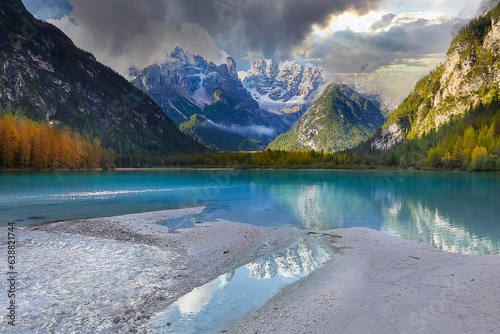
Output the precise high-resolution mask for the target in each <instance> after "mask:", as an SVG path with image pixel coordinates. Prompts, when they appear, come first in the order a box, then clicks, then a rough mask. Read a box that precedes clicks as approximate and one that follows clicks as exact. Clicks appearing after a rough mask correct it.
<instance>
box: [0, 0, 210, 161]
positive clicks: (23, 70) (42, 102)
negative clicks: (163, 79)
mask: <svg viewBox="0 0 500 334" xmlns="http://www.w3.org/2000/svg"><path fill="white" fill-rule="evenodd" d="M0 25H1V29H0V107H2V108H5V107H7V106H9V107H10V108H12V109H16V108H21V109H22V110H23V111H24V113H25V115H26V116H27V117H29V118H31V119H35V120H43V121H46V122H50V123H51V124H58V125H60V126H67V127H70V128H72V129H74V130H77V131H78V132H80V133H81V134H83V135H84V136H86V137H88V138H90V139H93V138H94V137H98V138H99V139H100V140H101V142H102V144H103V145H104V146H105V147H112V148H114V149H115V150H116V151H117V152H118V153H119V154H131V153H133V154H156V155H158V154H172V153H192V152H201V151H204V150H206V149H205V148H204V147H203V146H201V145H200V144H199V143H196V142H195V141H194V140H192V139H191V138H189V137H188V136H186V135H185V134H183V133H181V132H180V131H179V130H178V129H177V128H176V126H175V125H174V124H173V123H172V121H171V120H170V119H169V118H168V117H167V116H166V115H165V113H164V112H163V111H162V110H161V109H160V108H159V107H158V105H157V104H156V103H155V102H154V101H153V100H152V99H151V98H150V97H148V96H147V95H146V94H144V93H143V92H141V91H140V90H139V89H136V88H135V87H134V86H133V85H131V84H130V83H129V82H128V81H127V80H125V79H124V78H123V77H122V76H120V75H118V74H117V73H115V72H114V71H113V70H111V69H110V68H108V67H106V66H104V65H102V64H101V63H99V62H98V61H96V59H95V58H94V56H93V55H92V54H90V53H88V52H85V51H82V50H81V49H79V48H77V47H76V46H75V45H74V44H73V42H72V41H71V40H70V39H69V38H68V37H67V36H66V35H64V34H63V33H62V32H61V31H60V30H59V29H57V28H56V27H54V26H53V25H51V24H48V23H44V22H41V21H39V20H37V19H35V18H34V17H33V16H32V15H31V14H30V13H29V12H28V11H27V10H26V8H25V6H24V5H23V3H22V2H21V0H2V1H1V2H0Z"/></svg>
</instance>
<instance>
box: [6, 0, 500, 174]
mask: <svg viewBox="0 0 500 334" xmlns="http://www.w3.org/2000/svg"><path fill="white" fill-rule="evenodd" d="M495 2H496V1H495ZM492 4H493V2H491V4H489V5H488V6H487V7H485V10H484V13H483V15H481V16H479V17H478V18H476V19H474V20H472V21H471V22H470V23H469V24H468V25H466V26H465V27H463V28H462V29H461V30H460V31H459V32H458V33H457V34H456V36H455V37H454V38H453V41H452V43H451V46H450V48H449V50H448V53H447V57H446V60H445V62H444V63H443V64H441V65H440V66H438V67H437V68H436V69H435V70H434V71H432V72H431V73H430V74H429V75H428V76H427V77H425V78H423V79H422V80H420V81H419V82H418V83H417V84H416V86H415V88H414V89H413V91H412V92H411V93H410V95H409V96H408V97H407V98H406V99H405V100H404V102H403V103H401V104H400V105H399V106H398V107H397V108H395V110H394V111H393V112H391V113H388V112H387V110H384V111H383V112H382V111H381V110H380V108H379V107H382V109H384V108H383V106H387V105H390V104H391V103H393V102H391V101H385V104H384V102H383V101H375V104H374V103H372V102H371V101H370V100H369V98H370V97H372V96H373V97H376V96H380V92H377V91H373V94H368V95H366V94H365V95H361V94H359V93H358V92H356V91H355V90H353V89H352V87H354V86H359V87H362V86H363V85H364V84H366V85H367V86H366V87H368V86H370V85H369V83H363V82H361V83H356V82H351V83H349V86H347V85H344V84H330V85H328V86H327V85H326V83H325V79H324V76H323V71H322V69H321V68H319V67H316V66H312V65H306V66H304V65H301V64H298V63H296V62H293V61H284V62H281V63H278V62H277V61H274V60H270V59H259V60H257V61H255V62H254V63H253V64H252V67H251V69H250V70H249V71H247V72H245V73H242V72H240V73H238V72H237V71H236V63H235V61H234V60H233V59H232V58H231V57H227V58H226V59H225V61H224V62H223V63H222V64H219V65H217V64H214V63H213V62H208V61H206V60H205V59H203V58H202V57H201V56H197V55H193V54H191V53H189V52H187V51H185V50H183V49H181V48H179V47H177V48H175V49H174V50H173V51H172V52H171V53H170V54H169V55H168V57H167V58H166V60H165V61H164V62H163V63H161V64H153V65H150V66H148V67H146V68H144V69H142V70H139V69H136V68H132V69H131V71H130V77H129V81H127V80H126V79H124V78H123V77H122V76H120V75H119V74H117V73H115V72H114V71H113V70H111V69H110V68H108V67H106V66H104V65H102V64H101V63H99V62H98V61H97V60H96V59H95V58H94V56H93V55H92V54H90V53H88V52H85V51H82V50H81V49H79V48H77V47H76V46H75V45H74V44H73V42H72V41H71V40H70V39H69V38H68V37H67V36H66V35H64V34H63V33H62V32H61V31H60V30H58V29H57V28H55V27H54V26H52V25H50V24H48V23H44V22H41V21H39V20H36V19H35V18H34V17H33V16H32V15H31V14H30V13H29V12H28V11H27V10H26V8H25V7H24V5H23V4H22V2H21V0H3V1H2V2H1V3H0V25H1V30H0V109H8V110H14V109H22V110H23V112H24V114H25V115H26V116H27V117H28V118H31V119H34V120H38V121H43V122H47V123H49V124H51V126H52V127H58V126H61V127H68V128H71V129H73V130H75V131H77V132H79V133H80V134H81V135H83V136H84V137H86V138H88V139H90V140H92V139H93V138H99V139H100V142H101V143H102V145H103V146H105V147H111V148H114V149H115V150H116V152H117V153H118V156H121V157H125V158H124V159H125V160H126V159H128V158H126V157H130V156H132V155H133V156H135V157H136V158H137V157H141V156H142V157H145V156H151V157H165V156H168V155H173V154H182V153H196V152H204V151H206V150H207V147H208V148H210V149H213V150H220V151H253V150H262V149H265V148H266V147H267V148H270V149H277V150H323V151H327V152H330V151H341V150H345V149H349V148H354V147H357V148H356V150H357V151H355V152H360V151H359V150H364V151H362V152H363V154H364V157H365V158H366V157H367V155H366V154H368V153H370V154H372V153H373V152H376V151H381V152H388V153H387V154H386V153H383V159H384V161H385V162H386V163H389V164H393V165H395V164H401V165H404V166H417V167H419V166H423V165H429V166H436V167H440V166H446V167H450V168H462V169H463V168H465V169H472V170H474V169H477V170H489V169H494V168H496V167H495V166H497V165H499V166H500V158H498V157H499V156H500V138H499V137H500V136H499V135H498V134H499V133H500V115H498V110H500V102H499V100H500V89H499V88H498V87H499V85H500V6H499V5H496V6H495V7H494V8H493V9H492V10H488V9H489V8H490V7H491V6H492ZM366 87H365V88H366ZM363 90H364V91H365V92H366V91H370V89H368V88H366V89H363ZM367 98H368V99H367ZM384 116H385V118H386V120H385V118H384ZM384 120H385V122H384ZM380 126H381V127H380ZM377 129H378V130H377ZM367 140H368V142H367V143H368V144H361V145H360V146H357V145H359V144H360V143H362V142H363V141H367ZM366 159H368V160H369V158H366ZM366 159H365V160H364V161H365V162H366V161H368V160H366ZM139 160H140V159H135V160H133V159H130V161H129V162H128V163H125V164H122V165H135V164H136V162H138V161H139ZM158 161H160V160H158ZM122 162H123V160H122Z"/></svg>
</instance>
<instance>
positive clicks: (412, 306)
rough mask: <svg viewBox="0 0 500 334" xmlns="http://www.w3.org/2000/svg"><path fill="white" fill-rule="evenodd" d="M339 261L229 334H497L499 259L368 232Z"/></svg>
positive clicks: (352, 233) (354, 235)
mask: <svg viewBox="0 0 500 334" xmlns="http://www.w3.org/2000/svg"><path fill="white" fill-rule="evenodd" d="M334 232H335V234H338V235H340V236H342V238H341V239H339V240H338V241H337V246H339V247H345V249H344V255H343V256H337V257H334V258H333V260H332V261H331V262H329V263H328V264H326V265H325V266H323V267H322V268H320V269H318V270H317V271H315V272H313V273H312V274H311V275H309V276H307V277H306V278H304V279H302V280H300V281H298V282H297V283H295V284H293V285H291V286H288V287H286V288H285V289H283V290H282V291H281V292H280V293H279V294H278V295H277V296H275V297H274V298H273V299H272V300H271V301H270V302H268V303H267V304H266V305H265V306H264V307H262V308H261V309H259V310H257V311H256V312H254V313H252V314H250V315H249V316H247V317H246V318H245V319H243V320H242V321H240V322H239V323H238V324H237V325H235V326H234V327H233V328H232V329H231V330H229V331H228V333H252V334H255V333H499V332H500V317H499V316H498V315H499V314H500V256H498V255H490V256H468V255H460V254H452V253H447V252H444V251H441V250H439V249H436V248H433V247H431V246H428V245H425V244H423V243H419V242H416V241H409V240H404V239H402V238H398V237H394V236H389V235H386V234H383V233H381V232H377V231H374V230H370V229H365V228H352V229H336V230H334Z"/></svg>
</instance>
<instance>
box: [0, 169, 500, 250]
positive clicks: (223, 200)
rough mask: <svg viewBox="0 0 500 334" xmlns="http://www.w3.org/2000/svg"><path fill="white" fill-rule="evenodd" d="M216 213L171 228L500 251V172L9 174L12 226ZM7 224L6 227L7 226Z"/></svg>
mask: <svg viewBox="0 0 500 334" xmlns="http://www.w3.org/2000/svg"><path fill="white" fill-rule="evenodd" d="M193 206H206V210H205V211H204V212H203V213H202V214H200V215H198V216H196V217H187V218H184V219H177V220H171V221H164V222H161V223H162V224H164V225H166V226H168V227H169V228H172V229H176V228H182V227H187V226H192V225H193V224H194V223H195V222H197V221H213V220H215V219H219V218H221V219H227V220H231V221H236V222H242V223H248V224H254V225H258V226H271V227H279V226H284V225H286V226H295V227H298V228H302V229H312V230H323V229H332V228H339V227H356V226H361V227H368V228H372V229H376V230H380V231H383V232H386V233H389V234H392V235H398V236H401V237H404V238H407V239H413V240H419V241H422V242H425V243H428V244H430V245H433V246H435V247H438V248H441V249H444V250H446V251H450V252H456V253H464V254H500V173H488V174H470V173H459V172H456V173H455V172H446V173H437V172H436V173H434V172H411V171H408V172H406V171H405V172H403V171H232V170H153V171H151V170H144V171H141V170H139V171H109V172H106V171H103V172H86V173H83V172H81V173H75V172H60V173H11V172H9V173H3V174H0V212H1V214H0V219H1V222H2V224H4V225H5V224H6V223H7V222H9V221H16V225H17V226H19V227H21V226H32V225H40V224H46V223H49V222H54V221H60V220H67V219H77V218H91V217H101V216H113V215H121V214H127V213H136V212H146V211H154V210H166V209H178V208H185V207H193ZM5 226H6V225H5Z"/></svg>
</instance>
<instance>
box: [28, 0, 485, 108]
mask: <svg viewBox="0 0 500 334" xmlns="http://www.w3.org/2000/svg"><path fill="white" fill-rule="evenodd" d="M23 2H24V3H25V5H26V6H27V8H28V10H30V11H31V12H32V13H33V14H34V15H35V17H37V18H39V19H42V20H46V21H48V22H50V23H52V24H54V25H55V26H57V27H58V28H60V29H61V30H62V31H63V32H65V33H66V34H67V35H68V36H69V37H70V38H71V39H72V40H73V42H74V43H75V44H76V45H77V46H79V47H80V48H82V49H84V50H87V51H90V52H92V53H93V54H94V55H95V56H96V58H97V59H98V60H100V61H101V62H103V63H104V64H106V65H108V66H110V67H112V68H113V69H115V70H116V71H118V72H119V73H121V74H123V75H125V76H126V75H127V74H128V69H129V68H130V66H132V65H133V66H136V67H137V68H139V69H142V68H144V67H146V66H148V65H151V64H153V63H159V62H162V61H164V60H165V59H166V56H167V54H169V53H170V52H171V51H172V50H173V49H174V48H175V46H180V47H182V48H183V49H185V50H186V51H189V52H190V53H193V54H198V55H201V56H203V57H204V58H205V59H207V60H209V61H213V62H215V63H221V62H223V61H224V60H225V58H226V57H227V56H228V55H231V56H232V57H233V58H234V59H235V61H236V63H237V69H238V70H239V71H246V70H248V69H249V68H250V66H251V62H252V61H254V60H256V59H259V58H267V59H275V60H278V61H284V60H296V61H298V62H300V63H302V64H315V65H320V66H322V67H323V69H324V73H325V76H326V77H327V78H328V79H329V80H344V79H345V80H351V81H352V80H354V81H356V80H357V81H359V86H360V87H362V86H372V89H378V90H380V91H383V92H384V93H385V94H386V95H387V96H388V98H389V99H390V98H394V99H399V100H400V99H402V98H403V97H404V96H405V95H407V94H408V93H409V91H410V90H411V88H412V87H413V86H414V84H415V82H416V81H417V80H418V79H419V78H421V77H423V76H424V75H426V74H427V73H428V72H430V71H431V70H432V69H433V68H435V67H436V66H437V65H438V64H439V63H441V62H442V61H443V60H444V59H445V54H446V51H447V49H448V47H449V44H450V41H451V38H452V34H453V33H454V32H456V31H457V30H458V29H459V27H460V26H462V25H463V24H464V23H466V22H468V21H469V20H470V19H471V18H472V17H474V16H475V15H476V14H477V12H478V9H479V7H480V5H481V3H482V0H420V1H418V0H416V1H408V0H349V1H345V0H44V1H40V0H23Z"/></svg>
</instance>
